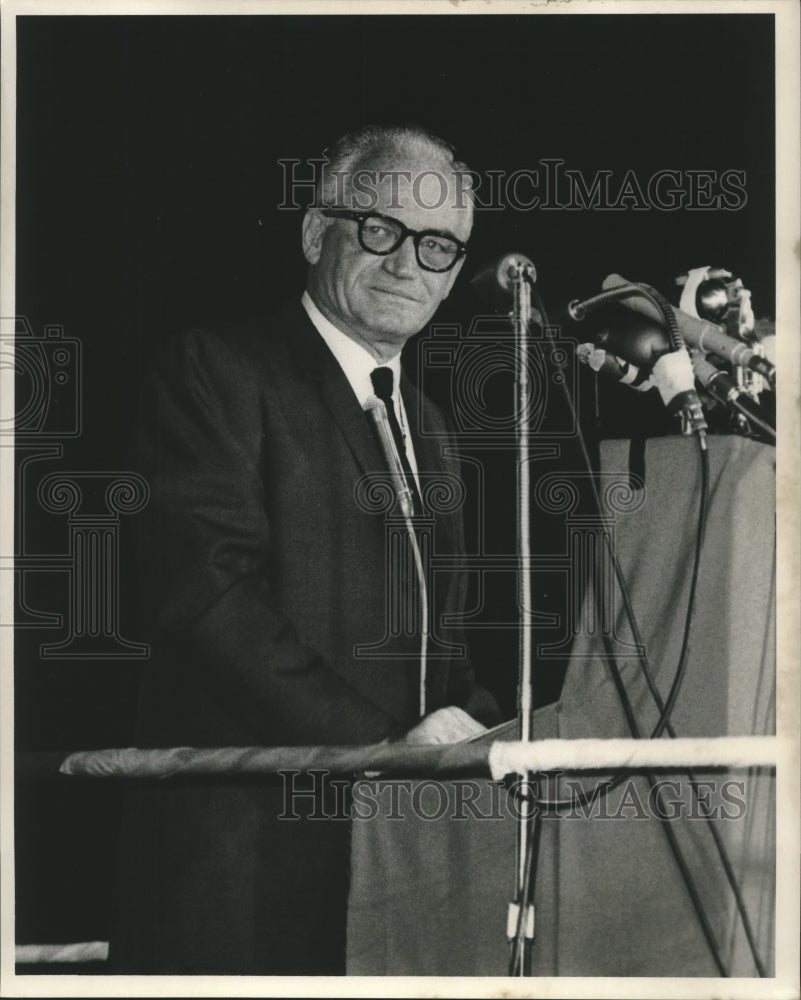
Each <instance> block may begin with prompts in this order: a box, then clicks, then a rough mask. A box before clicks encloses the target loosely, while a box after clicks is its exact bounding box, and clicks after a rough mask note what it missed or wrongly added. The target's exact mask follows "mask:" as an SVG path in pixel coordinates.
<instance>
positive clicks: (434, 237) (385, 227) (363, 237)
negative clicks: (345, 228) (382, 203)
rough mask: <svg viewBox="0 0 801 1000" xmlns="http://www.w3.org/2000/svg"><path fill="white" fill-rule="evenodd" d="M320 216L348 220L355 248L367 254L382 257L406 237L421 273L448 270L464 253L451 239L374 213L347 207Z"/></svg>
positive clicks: (457, 243)
mask: <svg viewBox="0 0 801 1000" xmlns="http://www.w3.org/2000/svg"><path fill="white" fill-rule="evenodd" d="M322 214H323V215H326V216H328V218H330V219H350V220H351V221H352V222H356V223H358V226H359V229H358V237H359V245H360V246H361V248H362V249H363V250H366V251H367V252H368V253H374V254H377V255H378V256H379V257H386V256H388V255H389V254H391V253H394V252H395V251H396V250H397V249H398V247H399V246H400V245H401V243H403V241H404V240H405V239H406V237H407V236H411V237H412V239H413V240H414V252H415V254H416V256H417V263H418V264H419V265H420V267H422V269H423V270H424V271H436V272H437V273H441V272H442V271H450V269H451V268H452V267H453V265H454V264H455V263H456V262H457V260H459V258H460V257H463V256H464V255H465V254H466V253H467V246H466V245H465V244H464V243H462V241H461V240H457V239H456V237H455V236H448V235H447V234H446V233H440V232H437V230H435V229H425V230H423V231H422V232H417V231H416V230H414V229H409V227H408V226H404V224H403V223H402V222H399V221H398V220H397V219H393V218H391V217H390V216H388V215H380V214H378V213H377V212H351V211H350V210H349V209H347V208H324V209H322Z"/></svg>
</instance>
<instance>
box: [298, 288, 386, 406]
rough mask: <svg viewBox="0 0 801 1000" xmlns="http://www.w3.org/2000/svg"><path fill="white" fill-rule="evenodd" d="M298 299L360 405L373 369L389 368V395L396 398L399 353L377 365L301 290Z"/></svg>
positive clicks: (370, 389)
mask: <svg viewBox="0 0 801 1000" xmlns="http://www.w3.org/2000/svg"><path fill="white" fill-rule="evenodd" d="M300 301H301V305H302V306H303V308H304V309H305V310H306V312H307V313H308V316H309V319H310V320H311V321H312V323H313V324H314V326H315V329H316V330H317V332H318V333H319V334H320V336H321V337H322V338H323V340H324V341H325V342H326V344H327V346H328V349H329V350H330V351H331V353H332V354H333V355H334V357H335V358H336V359H337V362H338V364H339V367H340V368H341V369H342V371H343V372H344V373H345V377H346V378H347V380H348V382H349V383H350V386H351V388H352V389H353V391H354V393H355V395H356V398H357V399H358V400H359V403H360V405H361V406H364V404H365V402H366V400H367V398H368V396H372V395H374V392H373V383H372V380H371V379H370V372H372V371H373V370H374V369H375V368H391V369H392V373H393V375H394V376H395V378H394V383H393V385H394V389H393V393H392V395H393V397H394V398H396V399H397V398H398V386H399V385H400V374H401V363H400V354H396V355H395V357H394V358H391V359H390V360H389V361H386V362H384V364H383V365H380V364H379V363H378V362H377V361H376V359H375V358H374V357H373V356H372V354H370V352H369V351H367V350H366V349H365V348H364V347H362V345H361V344H357V343H356V341H355V340H353V339H352V338H351V337H349V336H348V335H347V334H346V333H343V332H342V331H341V330H339V329H337V327H335V326H334V324H333V323H332V322H331V321H330V320H329V319H326V317H325V316H323V314H322V313H321V312H320V310H319V309H318V308H317V306H316V305H315V304H314V302H313V301H312V297H311V296H310V295H309V293H308V292H304V293H303V297H302V298H301V300H300Z"/></svg>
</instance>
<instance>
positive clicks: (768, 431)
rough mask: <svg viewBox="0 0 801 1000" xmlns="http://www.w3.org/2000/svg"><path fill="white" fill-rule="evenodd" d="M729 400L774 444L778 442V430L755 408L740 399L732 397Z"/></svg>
mask: <svg viewBox="0 0 801 1000" xmlns="http://www.w3.org/2000/svg"><path fill="white" fill-rule="evenodd" d="M729 402H730V403H731V405H732V406H733V407H735V409H737V410H739V411H740V413H742V414H743V416H744V417H745V418H746V420H748V421H750V422H751V423H752V424H754V425H755V426H757V427H758V428H759V429H760V430H761V431H762V433H763V434H765V435H767V437H769V438H770V440H771V442H772V443H773V444H776V431H775V430H774V429H773V428H772V427H771V426H770V424H769V423H768V422H767V421H766V420H763V419H762V418H761V417H760V416H759V415H758V414H756V413H754V412H753V409H751V408H750V407H747V406H744V405H743V403H741V402H740V400H739V399H731V400H729Z"/></svg>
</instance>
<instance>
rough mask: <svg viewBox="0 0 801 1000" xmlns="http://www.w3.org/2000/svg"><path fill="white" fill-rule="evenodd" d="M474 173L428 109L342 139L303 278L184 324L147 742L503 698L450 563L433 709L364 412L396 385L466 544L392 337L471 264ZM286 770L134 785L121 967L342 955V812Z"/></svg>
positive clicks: (159, 393)
mask: <svg viewBox="0 0 801 1000" xmlns="http://www.w3.org/2000/svg"><path fill="white" fill-rule="evenodd" d="M462 181H463V175H462V174H460V165H459V164H457V163H455V161H454V160H453V156H452V153H451V150H450V148H449V147H448V146H447V145H446V144H445V143H443V142H442V141H441V140H439V139H437V138H436V137H434V136H431V135H429V134H427V133H425V132H423V131H421V130H418V129H414V128H368V129H364V130H361V131H360V132H358V133H354V134H352V135H350V136H347V137H345V138H344V139H343V140H341V141H340V142H339V143H338V144H337V145H336V147H335V148H334V149H333V150H332V151H331V154H330V157H329V163H328V167H327V170H326V172H325V174H324V177H323V181H322V183H321V185H320V190H319V192H318V199H317V204H316V205H315V206H314V207H313V208H311V209H310V210H309V211H308V212H307V214H306V216H305V218H304V222H303V250H304V254H305V257H306V260H307V261H308V264H309V273H308V281H307V287H306V292H305V293H304V295H303V298H302V301H301V302H294V303H290V304H289V305H288V306H287V307H286V308H285V309H284V310H283V311H282V312H281V313H279V314H278V315H277V316H273V317H270V318H268V319H266V320H259V321H256V322H253V323H249V324H244V325H241V326H238V327H236V328H229V329H225V330H203V331H193V332H190V333H188V334H186V335H184V336H183V337H181V338H177V339H175V340H173V341H171V342H170V344H168V345H167V347H166V349H165V352H164V357H163V359H162V361H161V364H160V365H159V367H158V370H157V371H156V373H155V375H154V376H153V377H152V378H151V379H150V381H149V382H148V383H147V386H146V388H145V392H144V396H143V402H142V417H141V422H140V423H141V426H140V433H139V451H140V456H141V465H142V469H143V471H144V473H145V475H146V476H147V478H148V481H149V484H150V487H151V501H150V504H149V507H148V511H147V514H146V516H145V517H144V518H143V523H142V548H143V560H142V561H143V565H144V569H145V580H146V587H145V593H146V596H147V599H148V601H149V604H150V609H149V610H150V615H149V617H150V619H151V620H152V622H153V628H154V649H155V651H156V652H155V655H154V662H153V663H152V664H151V667H150V669H149V672H148V675H147V677H146V679H145V683H144V685H143V690H142V696H141V706H140V722H139V742H140V745H142V746H150V747H157V746H176V745H190V746H226V745H257V744H264V745H291V744H296V745H304V744H369V743H378V742H381V741H383V740H387V739H403V740H409V741H416V742H421V743H438V742H453V741H457V740H460V739H464V738H466V737H468V736H470V735H473V734H474V733H475V732H478V731H480V730H481V729H482V726H481V724H480V723H479V722H477V721H476V720H475V718H474V716H475V717H477V718H479V719H482V720H483V721H486V722H488V723H489V722H493V721H496V720H495V715H494V713H495V709H494V705H493V703H492V699H491V698H489V696H487V695H486V694H485V693H483V692H481V690H480V689H479V688H477V686H476V685H475V683H474V678H473V672H472V669H471V666H470V662H469V659H468V657H467V656H466V653H465V649H464V643H463V636H462V635H461V634H460V632H459V630H458V629H454V628H452V627H451V628H446V627H444V626H443V624H442V623H443V621H446V620H447V617H448V616H451V618H453V616H455V615H458V612H459V611H460V610H461V609H462V608H463V602H464V588H465V580H464V576H463V574H461V573H460V572H458V571H453V570H449V571H448V572H445V573H439V572H438V573H429V588H430V606H431V611H432V633H433V635H432V638H433V640H434V641H433V642H432V656H431V657H430V661H429V663H428V668H427V671H426V675H425V700H426V710H425V716H424V718H422V719H421V718H420V713H419V699H420V648H421V645H420V643H421V638H420V635H419V632H416V631H415V630H413V629H409V628H403V627H401V628H398V627H395V624H396V623H395V619H394V617H393V616H394V614H395V612H394V610H393V608H395V607H396V603H395V602H396V599H397V598H398V594H397V593H393V588H400V590H401V591H402V593H401V595H400V597H401V603H403V600H405V599H406V598H407V597H408V595H409V594H410V593H411V594H412V595H413V597H414V598H415V599H417V600H419V596H420V595H419V590H418V589H417V588H416V585H415V581H414V579H413V578H412V579H410V578H409V574H408V573H405V572H402V571H401V570H400V569H399V567H398V566H396V565H394V563H393V560H392V558H389V557H388V553H389V551H390V550H391V548H392V547H391V546H390V545H388V543H387V540H388V537H389V536H388V531H389V530H390V527H389V522H388V519H387V510H386V508H382V509H380V510H376V509H375V507H373V506H371V503H370V499H369V497H370V490H369V484H370V481H371V478H370V477H371V476H373V477H374V476H376V475H378V476H379V477H381V476H383V477H384V478H386V475H385V473H386V464H385V462H386V460H385V456H384V454H383V453H382V450H381V448H380V447H379V442H378V439H377V437H376V434H375V433H374V428H372V427H371V426H370V422H369V421H368V419H367V416H366V414H365V412H364V409H363V407H364V405H365V402H366V401H367V399H368V397H370V396H373V395H374V394H376V393H378V394H379V395H383V396H384V397H385V399H386V407H387V409H388V411H389V413H390V416H392V417H393V419H392V421H391V424H392V431H393V433H394V434H395V437H396V440H397V445H398V448H399V454H401V456H402V463H403V466H404V468H405V470H406V475H407V481H408V485H409V488H410V490H411V492H413V493H414V494H415V496H416V499H417V511H416V512H417V513H418V514H420V515H421V517H420V521H419V527H420V531H421V532H423V531H429V532H430V538H431V539H432V544H433V547H434V552H435V554H436V555H443V556H446V557H448V556H450V557H452V558H451V559H450V560H449V562H450V564H451V565H452V564H453V563H454V562H458V556H459V554H460V553H461V552H462V549H463V543H462V537H461V536H462V525H461V514H460V510H459V509H458V503H456V504H453V505H451V508H452V509H449V510H441V511H439V512H437V511H432V510H430V509H428V508H427V505H426V496H427V493H428V492H430V491H427V486H428V485H430V484H431V482H434V483H437V482H439V483H440V485H441V484H442V483H443V482H445V483H451V484H452V483H453V482H456V481H458V475H459V469H458V464H457V463H456V462H455V461H454V459H453V458H452V457H450V456H449V454H448V448H447V447H446V445H447V443H448V441H449V436H448V430H447V427H446V424H445V421H444V419H443V417H442V415H441V414H440V413H439V412H438V411H437V410H436V408H434V407H433V406H432V405H431V404H430V403H429V402H428V401H427V400H426V399H424V398H423V397H422V396H421V395H420V394H419V393H417V391H416V390H415V389H414V387H413V386H412V385H411V384H409V383H408V382H407V381H406V380H405V379H404V378H403V376H401V372H400V352H401V349H402V347H403V346H404V344H405V343H406V341H407V340H408V338H409V337H410V336H412V335H413V334H415V333H417V332H418V331H419V330H421V329H422V328H423V327H425V325H426V324H427V323H428V321H429V320H430V319H431V317H432V316H433V314H434V312H435V310H436V308H437V306H438V305H439V304H440V302H441V301H442V300H443V299H444V298H445V297H446V296H447V294H448V292H449V291H450V289H451V287H452V285H453V282H454V280H455V279H456V276H457V274H458V272H459V270H460V268H461V266H462V264H463V261H464V254H465V244H466V242H467V240H468V238H469V235H470V230H471V226H472V205H471V203H470V201H469V196H468V194H467V193H466V192H465V191H464V188H463V183H462ZM376 370H380V371H379V374H376ZM424 428H425V430H426V433H425V434H423V429H424ZM457 492H458V491H457ZM404 595H405V596H404ZM285 792H286V789H285V787H283V786H282V783H281V781H280V780H279V779H278V778H276V780H274V781H270V780H259V781H256V780H253V779H243V778H231V779H226V780H221V781H213V782H212V781H203V782H184V783H177V782H176V783H173V784H171V785H170V786H165V787H152V786H151V787H146V788H142V789H138V790H136V792H135V793H133V794H132V796H131V797H130V799H129V802H128V804H127V809H126V812H125V816H124V825H123V834H122V835H123V852H122V855H121V857H122V862H121V866H120V873H119V879H120V891H119V893H118V898H119V906H118V909H117V917H116V930H115V933H114V935H113V940H112V953H111V958H112V961H113V962H114V963H115V964H116V967H117V968H118V969H119V970H120V971H125V972H161V973H164V972H175V973H182V972H189V973H193V972H196V973H250V974H341V973H343V972H344V971H345V970H344V953H345V945H344V927H345V920H344V915H345V906H346V899H347V862H348V823H347V821H346V820H344V821H343V819H342V817H341V816H340V817H339V818H329V819H328V820H325V821H313V820H306V819H304V820H301V821H299V822H298V821H291V820H287V819H284V820H283V821H282V820H281V819H279V817H280V815H281V813H282V812H283V811H284V809H285ZM309 808H313V806H312V805H311V804H310V805H309Z"/></svg>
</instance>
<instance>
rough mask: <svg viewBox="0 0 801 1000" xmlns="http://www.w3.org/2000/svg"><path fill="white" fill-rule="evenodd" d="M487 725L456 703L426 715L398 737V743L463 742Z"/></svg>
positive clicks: (482, 730) (480, 731) (481, 731)
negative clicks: (412, 727) (483, 724)
mask: <svg viewBox="0 0 801 1000" xmlns="http://www.w3.org/2000/svg"><path fill="white" fill-rule="evenodd" d="M485 728H486V727H485V726H482V725H481V723H480V722H476V720H475V719H473V718H472V717H471V716H469V715H468V714H467V712H464V711H462V709H461V708H457V707H456V706H455V705H449V706H448V707H447V708H438V709H437V710H436V712H432V713H431V715H427V716H425V718H423V719H421V720H420V722H418V723H417V725H416V726H415V727H414V729H410V730H409V732H408V733H404V735H403V736H401V737H400V738H399V739H398V741H397V742H398V743H416V744H418V745H424V744H433V743H461V741H462V740H467V739H470V737H471V736H477V735H478V733H483V732H484V730H485Z"/></svg>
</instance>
